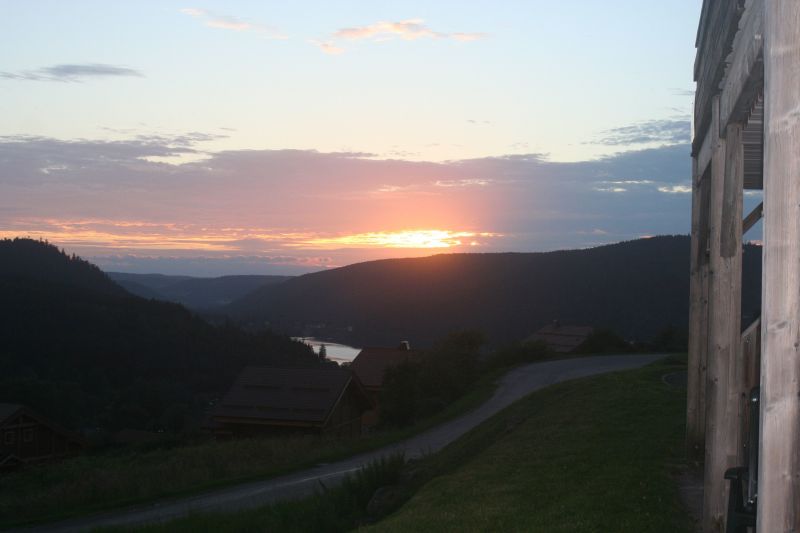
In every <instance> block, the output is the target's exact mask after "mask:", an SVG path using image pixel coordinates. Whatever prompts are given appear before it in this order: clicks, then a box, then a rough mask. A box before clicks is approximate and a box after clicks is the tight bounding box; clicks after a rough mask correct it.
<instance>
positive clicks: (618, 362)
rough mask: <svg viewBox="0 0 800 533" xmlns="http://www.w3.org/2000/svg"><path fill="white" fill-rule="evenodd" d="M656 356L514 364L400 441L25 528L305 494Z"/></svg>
mask: <svg viewBox="0 0 800 533" xmlns="http://www.w3.org/2000/svg"><path fill="white" fill-rule="evenodd" d="M661 357H662V356H659V355H609V356H593V357H584V358H577V359H565V360H561V361H548V362H545V363H533V364H529V365H525V366H522V367H519V368H516V369H514V370H512V371H511V372H509V373H508V374H506V375H505V376H504V377H503V378H501V380H500V382H499V383H498V386H497V390H496V391H495V393H494V396H492V398H491V399H489V400H488V401H487V402H486V403H484V404H483V405H481V406H480V407H478V408H477V409H475V410H474V411H471V412H469V413H467V414H465V415H462V416H460V417H458V418H455V419H453V420H451V421H450V422H446V423H444V424H442V425H440V426H437V427H435V428H433V429H430V430H428V431H426V432H424V433H420V434H419V435H417V436H415V437H411V438H409V439H407V440H405V441H402V442H399V443H397V444H394V445H390V446H387V447H385V448H381V449H378V450H374V451H372V452H368V453H364V454H361V455H357V456H354V457H351V458H349V459H344V460H342V461H338V462H335V463H330V464H324V465H318V466H316V467H314V468H311V469H308V470H304V471H301V472H296V473H294V474H290V475H287V476H282V477H278V478H272V479H269V480H265V481H256V482H251V483H246V484H243V485H237V486H234V487H230V488H226V489H221V490H215V491H213V492H208V493H205V494H201V495H198V496H194V497H190V498H183V499H180V500H173V501H169V502H166V503H155V504H150V505H146V506H140V507H136V508H131V509H127V510H124V511H117V512H111V513H106V514H102V515H95V516H91V517H87V518H80V519H75V520H69V521H65V522H59V523H55V524H49V525H45V526H39V527H37V528H35V529H32V530H27V531H49V532H55V531H57V532H67V531H69V532H71V531H86V530H88V529H92V528H95V527H99V526H110V525H127V526H133V525H137V524H144V523H152V522H161V521H166V520H170V519H173V518H178V517H181V516H185V515H187V514H189V513H196V512H203V511H222V510H225V511H231V510H236V509H243V508H249V507H255V506H258V505H263V504H266V503H270V502H274V501H278V500H288V499H293V498H299V497H302V496H306V495H308V494H311V493H313V492H314V490H316V489H318V488H320V484H321V483H323V484H324V485H326V486H332V485H335V484H336V483H337V482H340V481H341V480H342V479H343V478H344V477H345V476H347V474H350V473H352V472H355V471H357V470H358V469H359V468H361V467H362V466H364V465H366V464H368V463H369V462H371V461H373V460H375V459H377V458H379V457H382V456H386V455H391V454H395V453H399V452H403V453H404V454H405V456H406V458H418V457H420V456H422V455H425V454H430V453H432V452H436V451H438V450H441V449H442V448H444V447H445V446H446V445H447V444H449V443H451V442H453V441H454V440H456V439H457V438H458V437H460V436H461V435H463V434H464V433H466V432H467V431H469V430H470V429H472V428H474V427H475V426H477V425H478V424H480V423H481V422H483V421H484V420H487V419H488V418H490V417H491V416H492V415H494V414H496V413H498V412H499V411H501V410H502V409H504V408H505V407H508V406H509V405H511V404H512V403H514V402H515V401H517V400H519V399H520V398H522V397H524V396H527V395H528V394H530V393H531V392H533V391H535V390H538V389H541V388H543V387H546V386H548V385H552V384H554V383H560V382H562V381H567V380H570V379H575V378H580V377H584V376H590V375H595V374H602V373H605V372H614V371H618V370H625V369H629V368H637V367H640V366H644V365H646V364H649V363H652V362H653V361H656V360H658V359H659V358H661Z"/></svg>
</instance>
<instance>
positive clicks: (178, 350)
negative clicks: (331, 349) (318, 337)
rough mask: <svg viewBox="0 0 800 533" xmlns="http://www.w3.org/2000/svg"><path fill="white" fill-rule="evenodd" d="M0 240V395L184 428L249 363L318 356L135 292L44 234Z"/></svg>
mask: <svg viewBox="0 0 800 533" xmlns="http://www.w3.org/2000/svg"><path fill="white" fill-rule="evenodd" d="M0 251H1V252H2V255H0V264H2V265H3V267H2V268H3V273H4V275H3V276H2V277H0V302H2V305H0V338H2V339H3V342H2V344H0V402H14V403H24V404H28V405H31V406H32V407H34V408H36V409H37V410H40V411H41V412H42V413H44V414H46V415H47V416H50V417H52V418H54V419H56V420H58V421H61V422H62V423H65V424H68V425H70V426H72V427H98V426H99V427H104V428H108V429H115V428H122V427H133V428H141V429H160V428H166V429H184V428H188V427H191V426H192V425H193V424H195V423H196V422H197V420H198V418H199V416H200V415H201V414H202V411H203V409H204V408H205V406H206V405H207V402H208V400H209V399H212V398H215V397H218V396H219V395H220V394H222V393H223V392H224V391H225V390H226V389H227V387H228V386H229V385H230V383H231V382H232V381H233V379H234V377H235V376H236V374H237V373H238V372H239V371H240V370H241V368H242V367H244V366H246V365H250V364H259V365H267V366H277V365H281V366H282V365H287V366H295V365H302V366H307V365H316V364H319V363H318V360H317V358H316V356H314V354H313V352H312V351H311V350H310V349H309V348H308V347H307V346H305V345H303V344H300V343H296V342H293V341H291V340H290V339H288V338H287V337H283V336H277V335H273V334H270V333H261V334H248V333H244V332H242V331H241V330H239V329H237V328H234V327H232V326H222V327H214V326H211V325H209V324H208V323H206V322H204V321H203V320H201V319H200V318H198V317H196V316H195V315H193V314H192V313H190V312H189V311H187V310H186V309H184V308H183V307H181V306H179V305H177V304H171V303H165V302H158V301H151V300H144V299H142V298H138V297H135V296H131V295H129V294H128V293H126V292H125V291H124V290H122V289H121V288H120V287H118V286H117V285H115V284H114V283H113V282H112V281H110V280H109V279H108V278H106V277H105V275H104V274H103V273H102V272H100V271H99V270H98V269H97V268H96V267H94V266H93V265H90V264H89V263H87V262H85V261H82V260H80V259H76V258H70V257H68V256H66V255H64V254H62V253H61V252H59V251H58V250H57V249H56V248H55V247H53V246H50V245H47V244H45V243H41V242H35V241H29V240H20V239H18V240H15V241H0ZM8 265H22V266H23V267H24V268H20V267H18V268H13V269H12V268H10V267H9V266H8ZM26 271H29V272H30V274H31V275H26V274H27V272H26Z"/></svg>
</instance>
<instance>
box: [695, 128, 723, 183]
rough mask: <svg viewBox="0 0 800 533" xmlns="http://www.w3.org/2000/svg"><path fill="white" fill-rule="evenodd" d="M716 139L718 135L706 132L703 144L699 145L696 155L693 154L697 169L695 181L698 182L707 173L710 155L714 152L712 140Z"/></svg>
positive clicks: (709, 131)
mask: <svg viewBox="0 0 800 533" xmlns="http://www.w3.org/2000/svg"><path fill="white" fill-rule="evenodd" d="M717 137H719V135H712V132H711V130H710V129H709V130H707V131H706V137H705V139H703V142H702V143H700V145H699V149H698V150H697V153H696V154H694V159H695V161H697V169H696V174H695V178H696V180H699V179H700V178H702V177H703V176H705V174H706V172H707V171H708V167H709V166H710V165H711V155H712V154H713V152H714V150H713V143H714V139H716V138H717Z"/></svg>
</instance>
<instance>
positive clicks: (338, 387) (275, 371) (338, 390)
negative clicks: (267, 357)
mask: <svg viewBox="0 0 800 533" xmlns="http://www.w3.org/2000/svg"><path fill="white" fill-rule="evenodd" d="M371 406H372V405H371V403H370V400H369V397H368V395H367V393H366V392H365V391H364V389H363V388H362V386H361V384H360V383H359V382H358V379H355V378H354V377H353V375H352V374H351V373H350V372H349V371H347V370H344V369H340V368H332V367H330V368H291V369H287V368H265V367H248V368H245V369H244V371H243V372H242V373H241V374H240V375H239V378H238V379H237V380H236V382H235V383H234V384H233V387H231V389H230V391H229V392H228V394H227V395H226V396H225V397H224V398H223V399H222V401H220V403H219V404H218V405H217V406H216V407H215V408H214V409H213V411H212V413H211V416H210V423H209V424H208V429H210V430H211V431H212V432H213V433H214V434H215V435H216V436H218V437H233V436H235V437H246V436H256V435H265V434H291V433H301V434H303V433H305V434H325V435H335V436H342V437H345V436H358V435H360V434H361V415H362V414H363V413H364V411H366V410H367V409H369V408H370V407H371Z"/></svg>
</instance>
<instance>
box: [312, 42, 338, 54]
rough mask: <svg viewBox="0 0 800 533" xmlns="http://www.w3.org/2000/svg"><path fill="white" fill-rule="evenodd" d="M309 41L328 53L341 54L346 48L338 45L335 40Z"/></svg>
mask: <svg viewBox="0 0 800 533" xmlns="http://www.w3.org/2000/svg"><path fill="white" fill-rule="evenodd" d="M309 42H310V43H311V44H313V45H314V46H316V47H317V48H319V49H320V50H322V52H323V53H325V54H328V55H339V54H341V53H343V52H344V48H342V47H340V46H338V45H337V44H336V43H335V42H333V41H316V40H313V39H312V40H310V41H309Z"/></svg>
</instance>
